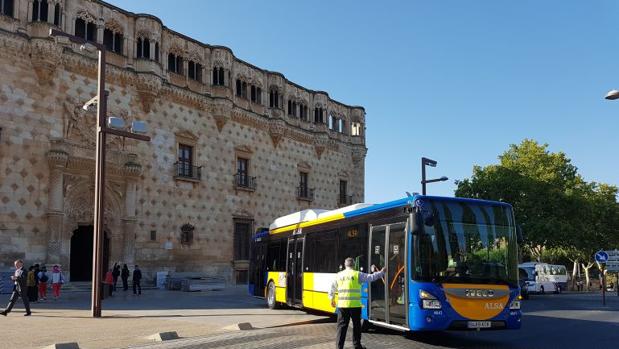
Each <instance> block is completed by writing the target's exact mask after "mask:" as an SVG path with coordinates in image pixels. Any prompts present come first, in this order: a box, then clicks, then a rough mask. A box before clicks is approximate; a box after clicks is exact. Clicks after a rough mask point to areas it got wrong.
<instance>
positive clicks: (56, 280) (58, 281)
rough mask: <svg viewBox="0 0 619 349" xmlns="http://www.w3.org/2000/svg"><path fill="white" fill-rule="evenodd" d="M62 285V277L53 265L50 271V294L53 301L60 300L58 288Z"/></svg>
mask: <svg viewBox="0 0 619 349" xmlns="http://www.w3.org/2000/svg"><path fill="white" fill-rule="evenodd" d="M62 284H64V276H63V275H62V271H61V270H60V267H59V266H58V265H54V267H53V269H52V292H53V294H54V300H58V298H60V288H61V287H62Z"/></svg>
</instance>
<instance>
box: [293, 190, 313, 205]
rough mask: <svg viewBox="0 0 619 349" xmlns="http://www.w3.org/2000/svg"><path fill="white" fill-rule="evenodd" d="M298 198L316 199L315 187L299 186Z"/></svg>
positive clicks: (304, 199) (305, 199)
mask: <svg viewBox="0 0 619 349" xmlns="http://www.w3.org/2000/svg"><path fill="white" fill-rule="evenodd" d="M297 200H303V201H310V202H311V201H314V188H308V187H297Z"/></svg>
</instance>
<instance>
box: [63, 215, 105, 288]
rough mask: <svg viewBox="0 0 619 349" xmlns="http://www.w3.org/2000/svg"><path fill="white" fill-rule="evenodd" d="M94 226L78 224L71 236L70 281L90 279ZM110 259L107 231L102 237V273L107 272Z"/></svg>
mask: <svg viewBox="0 0 619 349" xmlns="http://www.w3.org/2000/svg"><path fill="white" fill-rule="evenodd" d="M93 233H94V228H93V226H92V225H80V226H79V227H78V228H77V229H75V230H74V231H73V235H72V236H71V256H70V260H69V267H70V275H71V281H92V244H93V235H94V234H93ZM109 259H110V239H109V237H108V233H107V232H104V237H103V275H105V272H107V267H108V264H109Z"/></svg>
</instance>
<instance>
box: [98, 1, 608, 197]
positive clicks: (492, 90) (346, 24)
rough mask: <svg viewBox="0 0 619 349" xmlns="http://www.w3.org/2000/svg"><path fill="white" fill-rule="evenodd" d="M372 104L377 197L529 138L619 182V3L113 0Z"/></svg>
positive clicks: (487, 160) (371, 177)
mask: <svg viewBox="0 0 619 349" xmlns="http://www.w3.org/2000/svg"><path fill="white" fill-rule="evenodd" d="M110 2H111V3H112V4H115V5H117V6H119V7H121V8H124V9H127V10H129V11H132V12H141V13H150V14H153V15H156V16H158V17H159V18H161V19H162V20H163V22H164V24H165V25H166V26H167V27H169V28H172V29H174V30H176V31H178V32H181V33H183V34H186V35H188V36H190V37H193V38H195V39H198V40H200V41H202V42H205V43H209V44H217V45H225V46H228V47H230V48H231V49H232V50H233V52H234V53H235V55H236V56H237V57H239V58H241V59H243V60H246V61H248V62H251V63H252V64H255V65H257V66H259V67H262V68H266V69H269V70H273V71H279V72H281V73H283V74H284V75H285V76H286V77H287V78H288V79H290V80H292V81H294V82H296V83H298V84H301V85H302V86H306V87H308V88H312V89H318V90H324V91H327V92H328V93H329V95H330V96H331V97H332V98H334V99H336V100H339V101H342V102H344V103H347V104H351V105H362V106H364V107H365V109H366V113H367V146H368V148H369V151H368V155H367V161H366V201H367V202H379V201H383V200H389V199H394V198H399V197H401V196H403V195H404V192H405V191H410V192H413V191H421V189H420V184H419V181H420V176H421V175H420V164H419V163H420V158H421V157H422V156H427V157H430V158H433V159H435V160H437V161H438V163H439V167H437V168H436V169H430V170H429V176H442V175H445V176H448V177H449V178H450V181H449V182H446V183H439V184H431V185H429V187H428V188H429V193H431V194H438V195H449V196H452V195H453V191H454V188H455V185H454V184H453V179H463V178H466V177H469V176H470V175H471V170H472V167H473V165H474V164H479V165H487V164H491V163H496V162H497V156H498V155H499V154H500V153H502V152H503V151H504V150H505V149H507V147H508V146H509V144H512V143H519V142H520V141H521V140H522V139H524V138H533V139H535V140H537V141H539V142H542V143H549V144H550V149H551V150H552V151H564V152H565V153H567V155H568V156H569V157H570V158H571V159H572V162H573V163H574V164H575V165H576V166H577V167H578V168H579V171H580V173H581V174H582V175H583V176H584V177H585V179H586V180H588V181H598V182H606V183H610V184H614V185H619V100H618V101H615V102H609V101H605V100H604V99H603V96H604V95H605V93H606V92H607V91H608V90H609V89H611V88H617V89H619V45H618V43H619V1H615V0H599V1H580V0H545V1H539V0H525V1H507V0H505V1H502V0H485V1H481V0H480V1H474V0H471V1H461V0H446V1H358V0H340V1H317V0H313V1H289V0H278V1H275V0H266V1H250V0H246V1H233V0H226V1H210V0H209V1H200V0H193V1H189V0H184V1H160V0H113V1H110Z"/></svg>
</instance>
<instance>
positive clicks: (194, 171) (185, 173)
mask: <svg viewBox="0 0 619 349" xmlns="http://www.w3.org/2000/svg"><path fill="white" fill-rule="evenodd" d="M174 165H175V166H176V177H178V178H188V179H194V180H200V179H201V178H202V166H193V165H192V164H191V163H189V162H175V163H174Z"/></svg>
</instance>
